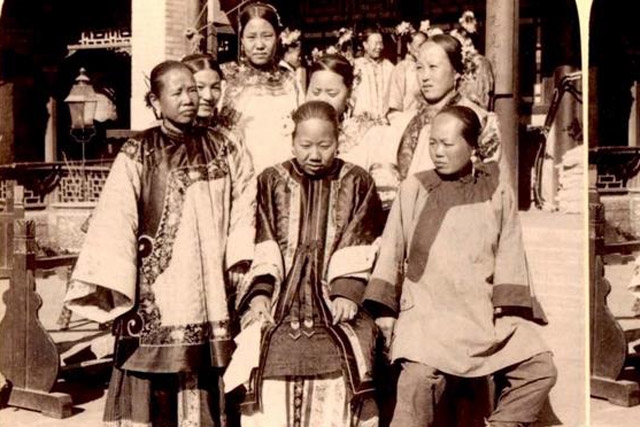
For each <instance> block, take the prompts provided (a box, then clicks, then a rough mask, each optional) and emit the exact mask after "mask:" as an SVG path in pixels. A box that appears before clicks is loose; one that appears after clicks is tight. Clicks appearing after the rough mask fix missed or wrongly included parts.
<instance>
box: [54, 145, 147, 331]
mask: <svg viewBox="0 0 640 427" xmlns="http://www.w3.org/2000/svg"><path fill="white" fill-rule="evenodd" d="M139 145H140V144H139V143H138V142H136V141H129V142H127V143H126V144H125V145H124V146H123V149H122V151H121V152H120V153H119V154H118V156H117V157H116V159H115V160H114V162H113V166H112V167H111V171H110V172H109V176H108V178H107V180H106V182H105V185H104V188H103V190H102V193H101V195H100V200H99V202H98V205H97V206H96V208H95V210H94V211H93V214H92V218H91V223H90V226H89V229H88V231H87V235H86V237H85V241H84V244H83V246H82V250H81V252H80V255H79V257H78V261H77V263H76V266H75V269H74V271H73V274H72V276H71V280H70V282H69V287H68V290H67V294H66V296H65V302H66V304H67V307H69V308H70V309H71V310H72V311H74V312H76V313H77V314H78V315H80V316H82V317H84V318H88V319H91V320H95V321H96V322H100V323H104V322H108V321H110V320H113V319H115V318H116V317H118V316H120V315H121V314H123V313H125V312H127V311H128V310H130V309H131V308H132V307H133V305H134V303H135V298H136V285H137V263H138V256H137V251H138V242H137V234H138V198H139V196H140V186H141V179H140V177H141V172H142V163H141V161H140V160H139V155H138V154H139V152H140V146H139Z"/></svg>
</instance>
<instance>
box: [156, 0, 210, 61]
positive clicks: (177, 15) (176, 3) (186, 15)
mask: <svg viewBox="0 0 640 427" xmlns="http://www.w3.org/2000/svg"><path fill="white" fill-rule="evenodd" d="M200 10H201V1H200V0H166V9H165V20H166V22H165V31H166V47H165V49H166V56H167V59H176V60H179V59H180V58H182V57H183V56H185V55H186V54H188V53H190V52H189V43H188V42H187V40H186V38H185V36H184V32H185V30H186V29H187V28H188V27H196V29H200V28H201V27H202V25H204V23H205V22H206V14H203V15H202V16H201V17H200V20H199V22H197V21H196V20H197V19H198V17H199V15H200Z"/></svg>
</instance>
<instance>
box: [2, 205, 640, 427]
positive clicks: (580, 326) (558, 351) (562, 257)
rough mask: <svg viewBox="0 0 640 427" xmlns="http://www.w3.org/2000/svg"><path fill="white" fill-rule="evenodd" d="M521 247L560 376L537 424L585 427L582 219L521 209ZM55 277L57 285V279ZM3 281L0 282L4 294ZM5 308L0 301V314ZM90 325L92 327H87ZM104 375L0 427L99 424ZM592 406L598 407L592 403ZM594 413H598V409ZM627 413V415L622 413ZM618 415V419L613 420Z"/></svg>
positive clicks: (54, 302) (48, 294) (51, 318)
mask: <svg viewBox="0 0 640 427" xmlns="http://www.w3.org/2000/svg"><path fill="white" fill-rule="evenodd" d="M522 222H523V229H524V238H525V247H526V249H527V253H528V258H529V263H530V266H531V271H532V276H533V280H534V282H535V284H536V292H537V294H538V295H539V298H540V300H541V302H542V304H543V306H544V308H545V309H546V311H547V315H548V317H549V321H550V324H549V325H548V326H547V327H545V328H542V329H541V332H542V334H543V335H544V337H545V338H546V340H547V342H548V344H549V346H550V347H551V349H552V350H553V351H554V353H555V362H556V364H557V366H558V371H559V378H558V383H557V385H556V387H555V388H554V389H553V391H552V394H551V398H550V405H549V406H548V407H547V409H546V410H545V413H544V420H543V421H544V422H542V423H541V425H564V426H571V427H582V426H585V425H586V422H585V418H586V416H585V415H586V396H585V394H586V393H585V385H586V375H585V373H586V366H585V342H586V336H585V330H584V327H585V325H586V323H585V317H584V316H585V310H586V304H585V301H586V299H585V296H586V288H585V280H586V277H585V274H584V267H583V264H584V255H583V253H584V252H583V236H584V233H583V231H584V221H583V217H582V216H579V215H561V214H552V213H545V212H539V211H530V212H523V213H522ZM56 280H57V281H58V283H56ZM5 289H6V283H4V284H3V283H0V292H4V290H5ZM38 290H39V292H41V294H42V297H43V300H44V305H43V308H42V310H41V318H42V321H43V323H44V325H45V327H47V328H48V329H52V330H53V329H54V328H55V327H56V326H55V322H56V319H57V317H58V314H59V313H60V304H61V301H62V297H63V294H64V285H63V284H62V283H59V279H57V278H56V277H55V276H52V277H50V278H47V279H42V280H40V281H39V282H38ZM3 314H4V306H3V305H2V303H0V317H1V316H2V315H3ZM91 328H93V329H91ZM79 329H83V330H84V332H67V333H64V334H62V333H59V332H58V333H56V332H52V335H53V336H54V339H55V340H56V341H58V342H61V341H71V340H73V339H74V337H73V334H78V336H77V337H80V335H81V334H88V333H96V332H97V331H96V330H95V326H91V325H84V326H82V327H79ZM105 386H106V377H105V375H101V374H100V373H99V372H94V373H92V374H90V375H82V376H81V377H80V378H76V379H75V381H69V382H67V383H64V384H60V387H61V388H63V389H65V391H68V392H69V393H70V394H71V396H72V398H73V400H74V408H75V409H74V410H75V413H74V415H73V416H72V417H70V418H67V419H64V420H56V419H51V418H47V417H44V416H42V415H41V414H39V413H35V412H31V411H26V410H20V409H16V408H6V409H3V410H0V426H1V427H22V426H34V427H36V426H37V427H92V426H99V425H100V419H101V416H102V409H103V406H104V401H105ZM604 405H605V407H604V408H603V410H600V411H599V412H598V414H597V415H598V416H600V415H602V417H603V418H602V419H605V420H606V419H607V418H609V417H611V418H610V420H613V419H614V418H613V417H614V416H616V417H618V416H619V417H623V415H619V414H623V412H617V411H619V408H612V414H611V415H609V414H608V413H607V412H606V411H604V409H607V407H606V405H608V404H606V403H605V404H604ZM592 409H594V410H595V409H598V406H597V405H596V406H594V407H593V408H592ZM625 410H627V411H636V412H635V414H636V415H635V420H636V422H635V423H633V424H593V425H594V426H595V425H598V426H603V427H604V426H610V425H611V426H626V425H629V426H631V425H633V426H634V427H635V426H638V425H640V424H639V423H640V421H638V420H640V407H638V409H637V410H636V409H631V410H629V409H626V408H625ZM596 412H597V411H596ZM625 414H626V413H625ZM615 419H618V418H615Z"/></svg>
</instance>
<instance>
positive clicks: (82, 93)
mask: <svg viewBox="0 0 640 427" xmlns="http://www.w3.org/2000/svg"><path fill="white" fill-rule="evenodd" d="M64 102H65V103H67V105H68V106H69V114H70V115H71V129H87V128H92V127H93V119H94V117H95V114H96V107H97V105H98V98H97V97H96V93H95V91H94V90H93V86H92V85H91V80H90V79H89V77H88V76H87V75H86V70H85V69H84V68H80V74H79V75H78V77H76V82H75V84H74V85H73V86H72V87H71V91H70V92H69V95H68V96H67V98H66V99H65V100H64Z"/></svg>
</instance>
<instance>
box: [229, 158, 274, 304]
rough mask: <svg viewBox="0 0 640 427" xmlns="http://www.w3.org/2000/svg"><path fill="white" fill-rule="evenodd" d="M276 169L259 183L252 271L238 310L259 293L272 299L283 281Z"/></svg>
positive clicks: (244, 287) (244, 286)
mask: <svg viewBox="0 0 640 427" xmlns="http://www.w3.org/2000/svg"><path fill="white" fill-rule="evenodd" d="M272 172H273V169H271V168H268V169H266V170H265V171H264V172H263V173H262V174H260V176H259V177H258V180H257V194H256V210H255V215H256V232H255V247H254V256H253V262H252V264H251V270H250V272H249V274H248V275H247V277H246V280H245V281H244V282H243V283H242V284H241V287H240V289H239V290H238V299H237V301H238V309H239V311H242V310H243V309H244V308H245V307H246V305H247V303H248V302H249V301H251V298H253V297H254V296H255V295H257V294H262V295H267V296H271V295H272V294H273V290H274V288H275V286H276V285H278V284H280V283H282V280H283V279H284V260H283V258H282V252H281V251H280V246H279V245H278V240H277V234H276V221H277V213H276V208H277V206H276V205H277V204H276V203H275V201H274V200H273V192H274V191H275V189H274V185H273V182H272V181H273V179H274V177H273V176H271V175H272Z"/></svg>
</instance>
